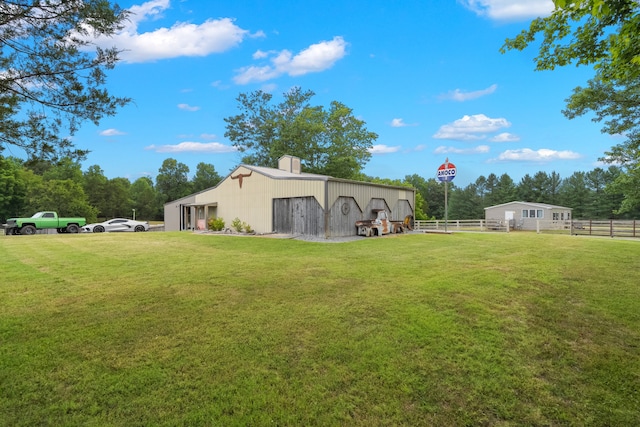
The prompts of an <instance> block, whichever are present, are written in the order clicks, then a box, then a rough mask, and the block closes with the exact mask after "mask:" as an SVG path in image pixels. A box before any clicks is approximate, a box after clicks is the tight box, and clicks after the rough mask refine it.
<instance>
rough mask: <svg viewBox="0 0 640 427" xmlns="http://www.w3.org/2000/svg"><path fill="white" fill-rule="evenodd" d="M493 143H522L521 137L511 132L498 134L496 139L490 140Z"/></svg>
mask: <svg viewBox="0 0 640 427" xmlns="http://www.w3.org/2000/svg"><path fill="white" fill-rule="evenodd" d="M489 141H491V142H517V141H520V137H519V136H518V135H514V134H512V133H509V132H502V133H499V134H497V135H496V136H494V137H491V138H489Z"/></svg>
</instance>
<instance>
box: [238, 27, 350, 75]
mask: <svg viewBox="0 0 640 427" xmlns="http://www.w3.org/2000/svg"><path fill="white" fill-rule="evenodd" d="M346 48H347V42H345V41H344V39H343V38H342V37H338V36H336V37H334V38H333V40H330V41H322V42H320V43H316V44H312V45H311V46H309V47H308V48H306V49H304V50H302V51H300V52H299V53H298V54H297V55H295V56H294V55H293V54H292V53H291V51H289V50H283V51H280V52H273V51H271V52H261V51H260V54H258V55H256V54H254V59H255V58H256V56H257V57H259V58H261V59H266V58H270V64H266V65H259V66H256V65H251V66H248V67H243V68H241V69H239V70H238V74H237V75H236V76H235V77H234V78H233V80H234V82H236V83H237V84H248V83H252V82H264V81H266V80H271V79H274V78H276V77H279V76H281V75H283V74H288V75H289V76H301V75H304V74H308V73H317V72H320V71H324V70H326V69H329V68H331V67H332V66H333V65H334V64H335V63H336V62H337V61H338V60H340V59H342V58H343V57H344V56H345V55H346Z"/></svg>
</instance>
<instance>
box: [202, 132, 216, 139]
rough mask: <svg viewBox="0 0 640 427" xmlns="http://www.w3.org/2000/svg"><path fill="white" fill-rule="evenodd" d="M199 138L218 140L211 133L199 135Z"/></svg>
mask: <svg viewBox="0 0 640 427" xmlns="http://www.w3.org/2000/svg"><path fill="white" fill-rule="evenodd" d="M200 138H202V139H216V138H218V136H217V135H215V134H213V133H203V134H202V135H200Z"/></svg>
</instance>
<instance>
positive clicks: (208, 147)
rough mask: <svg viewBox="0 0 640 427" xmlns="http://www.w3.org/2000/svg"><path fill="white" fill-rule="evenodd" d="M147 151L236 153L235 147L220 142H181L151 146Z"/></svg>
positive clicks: (146, 148)
mask: <svg viewBox="0 0 640 427" xmlns="http://www.w3.org/2000/svg"><path fill="white" fill-rule="evenodd" d="M144 149H145V150H152V151H155V152H157V153H187V152H189V153H231V152H233V151H236V148H235V147H232V146H230V145H224V144H220V143H219V142H188V141H185V142H181V143H179V144H175V145H160V146H156V145H149V146H147V147H145V148H144Z"/></svg>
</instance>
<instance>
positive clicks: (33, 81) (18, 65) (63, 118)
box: [0, 0, 129, 160]
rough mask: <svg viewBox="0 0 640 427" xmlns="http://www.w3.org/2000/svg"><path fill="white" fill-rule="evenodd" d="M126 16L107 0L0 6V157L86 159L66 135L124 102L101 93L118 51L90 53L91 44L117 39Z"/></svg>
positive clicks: (56, 0) (17, 0) (20, 0)
mask: <svg viewBox="0 0 640 427" xmlns="http://www.w3.org/2000/svg"><path fill="white" fill-rule="evenodd" d="M126 18H127V12H126V11H124V10H122V9H120V8H119V7H118V6H117V5H112V4H111V3H110V2H109V1H107V0H83V1H76V0H73V1H69V0H46V1H43V0H37V1H36V0H34V1H24V0H15V1H3V2H2V4H0V70H2V72H1V73H0V105H2V108H0V151H2V149H3V148H4V147H6V146H10V145H14V146H18V147H21V148H22V149H24V150H25V151H26V152H27V153H28V156H29V157H31V158H39V159H47V160H55V159H57V158H59V157H65V156H69V157H72V158H83V157H84V156H85V155H86V153H87V151H86V150H80V149H75V147H74V146H73V143H72V141H71V139H70V138H69V137H67V136H63V135H69V136H73V135H74V133H75V132H76V131H77V130H78V128H79V127H80V124H81V123H82V122H84V121H90V122H93V123H95V124H98V123H99V122H100V120H101V119H102V118H103V117H105V116H111V115H114V114H115V113H116V110H117V108H118V107H121V106H123V105H125V104H127V103H128V102H129V99H128V98H124V97H115V96H112V95H110V94H109V93H108V91H107V90H106V88H105V86H106V72H107V70H109V69H111V68H113V67H114V65H115V64H116V62H117V61H118V50H117V48H112V49H101V48H98V47H95V46H94V47H93V48H92V45H91V41H90V40H91V38H92V37H93V36H96V35H105V36H110V35H112V34H114V33H115V32H116V31H118V30H119V29H121V28H122V24H123V22H124V20H125V19H126ZM90 50H91V51H90Z"/></svg>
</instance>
